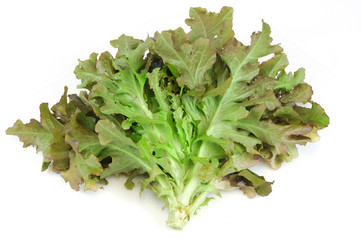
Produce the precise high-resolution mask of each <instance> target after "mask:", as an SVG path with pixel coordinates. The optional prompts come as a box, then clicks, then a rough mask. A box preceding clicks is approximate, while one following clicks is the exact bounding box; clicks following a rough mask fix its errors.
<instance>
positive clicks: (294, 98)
mask: <svg viewBox="0 0 361 240" xmlns="http://www.w3.org/2000/svg"><path fill="white" fill-rule="evenodd" d="M312 94H313V90H312V88H311V86H310V85H308V84H307V83H300V84H298V85H297V86H295V87H294V88H293V89H292V90H291V91H290V92H289V93H286V94H284V95H282V97H281V99H280V101H281V102H282V103H288V102H294V103H307V102H310V101H311V97H312Z"/></svg>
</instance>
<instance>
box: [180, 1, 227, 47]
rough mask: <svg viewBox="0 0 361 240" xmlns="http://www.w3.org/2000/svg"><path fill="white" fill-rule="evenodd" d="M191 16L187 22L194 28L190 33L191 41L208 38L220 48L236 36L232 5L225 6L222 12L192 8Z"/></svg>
mask: <svg viewBox="0 0 361 240" xmlns="http://www.w3.org/2000/svg"><path fill="white" fill-rule="evenodd" d="M189 16H190V18H188V19H186V20H185V22H186V24H187V25H188V26H190V27H191V29H192V30H191V31H190V32H189V33H188V38H189V39H190V40H191V41H195V40H197V39H199V38H208V39H209V40H210V43H211V44H212V45H213V46H214V47H215V48H217V49H220V48H222V46H223V45H224V44H225V43H226V42H227V41H228V40H229V39H231V38H233V36H234V32H233V30H232V19H233V8H231V7H223V8H222V9H221V11H220V13H213V12H207V10H206V9H204V8H190V10H189Z"/></svg>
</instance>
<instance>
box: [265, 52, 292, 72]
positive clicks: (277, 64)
mask: <svg viewBox="0 0 361 240" xmlns="http://www.w3.org/2000/svg"><path fill="white" fill-rule="evenodd" d="M287 66H288V59H287V56H286V54H284V53H279V54H276V55H275V56H274V57H273V58H271V59H269V60H267V61H265V62H263V63H261V65H260V66H259V67H260V71H259V73H260V74H261V75H263V76H268V77H272V78H275V77H276V76H277V75H278V74H279V72H280V71H281V70H284V69H285V68H286V67H287Z"/></svg>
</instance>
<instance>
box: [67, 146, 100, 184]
mask: <svg viewBox="0 0 361 240" xmlns="http://www.w3.org/2000/svg"><path fill="white" fill-rule="evenodd" d="M69 157H70V166H69V169H68V170H66V171H64V172H62V173H61V176H62V177H63V178H64V180H65V182H69V184H70V186H71V188H73V189H74V190H76V191H79V189H80V185H81V184H83V183H85V185H84V190H92V191H96V190H98V189H99V188H101V187H100V186H99V185H98V184H97V183H98V182H99V178H98V177H97V176H100V175H101V174H102V172H103V168H102V165H101V164H100V162H99V159H98V158H97V157H96V156H94V155H93V154H89V155H88V156H83V155H82V154H81V153H79V152H73V151H72V152H70V153H69Z"/></svg>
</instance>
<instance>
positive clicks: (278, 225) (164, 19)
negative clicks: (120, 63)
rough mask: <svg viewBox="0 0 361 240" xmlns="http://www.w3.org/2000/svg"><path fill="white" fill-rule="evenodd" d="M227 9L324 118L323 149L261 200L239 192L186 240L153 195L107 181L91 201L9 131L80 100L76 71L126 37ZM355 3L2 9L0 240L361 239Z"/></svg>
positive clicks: (292, 167)
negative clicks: (273, 52)
mask: <svg viewBox="0 0 361 240" xmlns="http://www.w3.org/2000/svg"><path fill="white" fill-rule="evenodd" d="M223 5H228V6H232V7H233V8H234V31H235V33H236V36H237V38H238V39H239V40H241V41H242V42H244V43H245V44H248V43H249V36H250V34H251V33H252V32H253V31H256V30H260V29H261V19H264V20H265V21H266V22H267V23H269V24H270V26H271V29H272V37H273V38H274V42H275V43H281V46H282V47H283V48H284V50H285V53H286V54H287V55H288V58H289V62H290V65H289V67H288V68H287V70H289V71H294V70H296V69H297V68H299V67H305V68H306V81H307V82H308V83H309V84H311V85H312V86H313V90H314V92H315V93H314V97H313V99H314V100H315V101H317V102H319V103H320V104H321V105H322V106H323V107H324V108H325V110H326V112H327V113H328V115H329V116H330V118H331V124H330V126H329V128H327V129H324V130H322V131H321V132H320V135H321V140H320V141H319V142H318V143H314V144H310V145H307V146H306V147H300V148H299V150H300V151H299V152H300V156H299V157H298V158H297V159H295V160H294V161H293V162H292V163H287V164H284V165H283V167H282V168H281V169H279V170H277V171H273V170H270V169H259V173H260V174H264V175H265V176H266V178H267V179H268V180H275V183H274V185H273V192H272V193H271V194H270V195H269V196H268V197H257V198H255V199H247V198H246V197H245V196H244V195H243V194H242V193H241V192H238V191H234V192H224V193H223V197H222V198H216V199H215V200H213V201H211V202H210V204H209V206H208V207H205V208H203V209H201V210H200V211H199V213H198V215H196V216H193V217H192V219H191V221H190V222H189V223H188V224H187V225H186V227H185V228H184V229H183V231H176V230H173V229H169V228H168V227H166V225H165V221H166V218H167V210H162V209H161V208H162V206H163V204H162V203H161V202H160V201H159V200H158V199H157V198H156V197H155V196H154V195H153V194H152V193H151V192H150V191H146V192H145V193H144V194H143V196H142V197H141V198H139V195H138V193H139V188H136V189H134V191H128V190H126V189H125V187H124V186H123V182H124V180H123V179H116V178H113V179H110V184H109V185H108V186H106V187H105V189H104V190H100V191H98V192H95V193H94V192H82V191H80V192H75V191H73V190H72V189H70V187H69V186H68V184H66V183H64V181H63V179H62V178H61V177H60V176H58V175H57V174H53V173H51V172H44V173H42V172H40V168H41V161H42V157H41V154H36V153H35V150H34V148H27V149H23V148H22V144H21V143H20V142H19V141H18V139H17V137H13V136H5V134H4V133H5V129H6V128H8V127H10V126H12V124H13V123H14V122H15V121H16V120H17V119H18V118H20V119H21V120H23V121H24V122H28V121H29V120H30V118H36V119H38V118H39V110H38V106H39V104H40V103H42V102H49V103H50V104H53V103H55V102H56V101H57V100H58V99H59V98H60V95H61V94H62V91H63V86H64V85H67V86H69V88H70V93H74V92H77V91H78V90H76V85H77V84H78V83H79V82H78V81H77V80H76V79H75V77H74V75H73V73H72V72H73V69H74V67H75V65H76V64H77V59H78V58H80V59H86V58H87V57H88V55H89V54H90V53H91V52H102V51H106V50H110V51H112V52H114V50H113V49H112V47H111V46H110V45H109V40H112V39H115V38H117V37H118V36H120V35H121V34H123V33H125V34H127V35H131V36H135V37H137V38H142V39H144V38H145V37H146V36H147V34H149V35H153V33H154V32H155V31H157V30H159V31H160V30H167V29H175V28H177V27H179V26H182V27H184V28H185V29H187V30H188V27H187V26H186V25H185V23H184V19H185V18H187V17H188V10H189V7H191V6H193V7H197V6H201V7H205V8H207V9H208V10H211V11H219V10H220V8H221V7H222V6H223ZM360 12H361V2H360V1H358V0H354V1H345V0H342V1H304V0H303V1H266V0H265V1H240V0H238V1H195V0H192V1H184V0H179V1H157V0H151V1H120V0H118V1H105V0H104V1H90V0H86V1H26V0H23V1H1V3H0V26H1V28H0V32H1V37H0V54H1V55H0V68H1V75H0V81H1V85H0V86H1V93H0V98H1V99H0V104H1V118H0V141H1V142H0V146H1V147H0V149H1V157H0V163H1V164H0V179H1V181H0V183H1V190H0V191H1V195H0V221H1V223H0V239H4V240H5V239H6V240H10V239H37V240H41V239H54V240H56V239H89V240H90V239H131V238H132V239H151V238H154V239H197V238H198V239H199V238H202V239H219V238H221V237H222V238H234V239H278V240H280V239H293V240H294V239H348V240H349V239H361V233H360V231H361V230H360V227H361V193H360V191H361V187H360V178H361V174H360V172H361V157H360V136H361V128H360V125H361V123H360V109H361V107H360V103H361V102H360V97H361V90H360V88H361V79H360V68H361V64H360V56H361V47H360V44H361V17H360V16H361V15H360Z"/></svg>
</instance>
